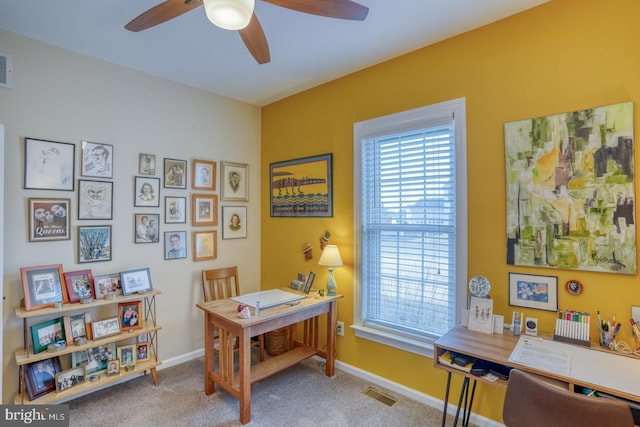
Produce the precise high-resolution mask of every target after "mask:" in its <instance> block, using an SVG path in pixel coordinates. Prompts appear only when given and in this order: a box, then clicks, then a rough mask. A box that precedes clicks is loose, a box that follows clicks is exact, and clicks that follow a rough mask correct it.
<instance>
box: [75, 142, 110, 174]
mask: <svg viewBox="0 0 640 427" xmlns="http://www.w3.org/2000/svg"><path fill="white" fill-rule="evenodd" d="M80 147H81V149H82V156H81V157H80V159H81V164H80V175H82V176H90V177H96V178H108V179H112V178H113V145H111V144H103V143H98V142H89V141H82V142H81V143H80Z"/></svg>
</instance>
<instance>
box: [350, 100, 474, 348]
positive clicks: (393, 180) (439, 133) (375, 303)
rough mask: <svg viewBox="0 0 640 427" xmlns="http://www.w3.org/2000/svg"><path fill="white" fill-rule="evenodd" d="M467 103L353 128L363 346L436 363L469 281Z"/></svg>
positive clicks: (358, 306) (359, 328) (357, 323)
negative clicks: (437, 345)
mask: <svg viewBox="0 0 640 427" xmlns="http://www.w3.org/2000/svg"><path fill="white" fill-rule="evenodd" d="M465 121H466V118H465V100H464V98H462V99H457V100H453V101H449V102H444V103H441V104H437V105H431V106H427V107H423V108H419V109H416V110H411V111H407V112H402V113H398V114H393V115H390V116H384V117H380V118H376V119H372V120H368V121H365V122H360V123H356V124H355V126H354V147H355V153H354V159H355V167H354V173H355V177H354V182H355V187H356V188H355V230H356V233H357V236H356V239H357V240H356V242H357V243H356V253H355V255H356V265H357V266H358V267H357V268H356V277H355V280H356V313H355V315H356V321H355V325H354V329H355V331H356V335H357V336H359V337H363V338H367V339H371V340H374V341H377V342H381V343H384V344H387V345H392V346H395V347H398V348H402V349H405V350H408V351H413V352H416V353H419V354H425V355H431V353H432V347H431V343H432V342H433V340H435V339H437V338H438V337H440V336H441V335H443V334H444V333H445V332H447V331H448V330H449V329H450V328H451V327H453V326H454V325H455V324H456V323H457V321H458V320H459V312H460V310H461V309H462V308H464V307H465V295H466V277H467V243H466V242H467V214H466V210H467V194H466V181H467V177H466V136H465V135H466V127H465Z"/></svg>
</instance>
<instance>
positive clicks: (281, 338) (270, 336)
mask: <svg viewBox="0 0 640 427" xmlns="http://www.w3.org/2000/svg"><path fill="white" fill-rule="evenodd" d="M266 335H267V353H268V354H269V355H270V356H277V355H279V354H282V353H284V352H287V351H289V327H288V326H287V327H285V328H280V329H274V330H273V331H269V332H267V333H266Z"/></svg>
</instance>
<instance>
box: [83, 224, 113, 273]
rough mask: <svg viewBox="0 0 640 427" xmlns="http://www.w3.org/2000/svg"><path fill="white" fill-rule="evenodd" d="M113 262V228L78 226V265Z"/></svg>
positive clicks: (105, 226)
mask: <svg viewBox="0 0 640 427" xmlns="http://www.w3.org/2000/svg"><path fill="white" fill-rule="evenodd" d="M100 261H111V226H110V225H86V226H78V263H79V264H82V263H85V262H100Z"/></svg>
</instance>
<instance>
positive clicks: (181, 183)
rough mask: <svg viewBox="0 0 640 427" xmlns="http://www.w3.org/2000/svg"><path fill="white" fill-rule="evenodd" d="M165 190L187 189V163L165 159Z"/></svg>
mask: <svg viewBox="0 0 640 427" xmlns="http://www.w3.org/2000/svg"><path fill="white" fill-rule="evenodd" d="M164 188H179V189H186V188H187V161H186V160H179V159H167V158H165V159H164Z"/></svg>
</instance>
